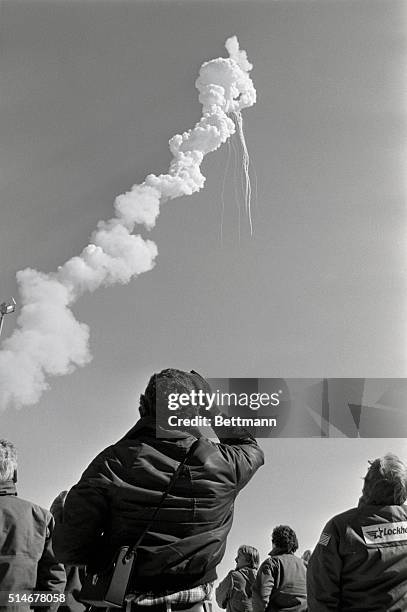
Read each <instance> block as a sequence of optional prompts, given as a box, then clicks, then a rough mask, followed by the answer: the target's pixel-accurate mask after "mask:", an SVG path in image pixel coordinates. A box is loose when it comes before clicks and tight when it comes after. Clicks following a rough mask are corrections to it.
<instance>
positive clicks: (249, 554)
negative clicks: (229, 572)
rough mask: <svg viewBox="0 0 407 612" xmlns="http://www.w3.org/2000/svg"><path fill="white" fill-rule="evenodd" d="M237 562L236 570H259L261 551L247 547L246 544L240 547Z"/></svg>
mask: <svg viewBox="0 0 407 612" xmlns="http://www.w3.org/2000/svg"><path fill="white" fill-rule="evenodd" d="M235 561H236V569H240V568H242V567H251V568H253V569H257V568H258V567H259V564H260V555H259V551H258V550H257V548H254V547H253V546H247V545H246V544H244V545H243V546H239V549H238V551H237V555H236V559H235Z"/></svg>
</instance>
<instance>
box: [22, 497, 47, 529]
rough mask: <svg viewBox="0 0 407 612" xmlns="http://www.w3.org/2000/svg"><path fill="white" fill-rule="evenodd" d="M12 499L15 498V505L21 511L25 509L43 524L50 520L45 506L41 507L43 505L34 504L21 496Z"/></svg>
mask: <svg viewBox="0 0 407 612" xmlns="http://www.w3.org/2000/svg"><path fill="white" fill-rule="evenodd" d="M13 499H14V500H15V501H14V505H15V507H16V508H18V509H19V510H20V511H21V512H24V511H25V513H26V514H31V515H32V516H33V517H34V518H35V519H37V520H38V521H41V522H44V523H45V524H48V523H49V522H50V521H51V520H52V514H51V512H50V511H49V510H47V509H46V508H43V506H40V505H39V504H36V503H35V502H32V501H30V500H28V499H24V498H23V497H14V498H13Z"/></svg>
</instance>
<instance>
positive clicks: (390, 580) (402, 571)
mask: <svg viewBox="0 0 407 612" xmlns="http://www.w3.org/2000/svg"><path fill="white" fill-rule="evenodd" d="M307 582H308V609H309V611H310V612H322V611H324V612H328V611H329V610H347V611H349V612H352V611H353V612H356V611H359V612H360V611H361V610H369V611H370V612H385V611H390V610H391V611H392V612H396V611H401V610H407V506H406V505H404V506H373V505H364V506H360V507H358V508H353V509H352V510H348V511H347V512H343V513H342V514H339V515H338V516H335V517H334V518H333V519H331V520H330V521H329V522H328V523H327V525H326V526H325V527H324V529H323V531H322V533H321V536H320V539H319V542H318V544H317V546H316V548H315V550H314V552H313V553H312V556H311V559H310V561H309V564H308V572H307Z"/></svg>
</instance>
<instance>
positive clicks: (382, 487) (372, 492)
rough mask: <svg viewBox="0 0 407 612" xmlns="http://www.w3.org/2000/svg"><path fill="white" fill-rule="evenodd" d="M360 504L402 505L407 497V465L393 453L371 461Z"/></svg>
mask: <svg viewBox="0 0 407 612" xmlns="http://www.w3.org/2000/svg"><path fill="white" fill-rule="evenodd" d="M369 464H370V467H369V469H368V471H367V474H366V476H365V479H364V485H363V490H362V497H361V498H360V500H359V503H360V504H372V505H375V506H388V505H398V506H399V505H401V504H404V502H405V501H406V499H407V467H406V465H405V464H404V463H403V462H402V461H401V460H400V459H399V458H398V457H397V456H396V455H393V454H392V453H388V454H387V455H385V456H384V457H379V459H375V460H374V461H369Z"/></svg>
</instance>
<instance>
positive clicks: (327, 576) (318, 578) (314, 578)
mask: <svg viewBox="0 0 407 612" xmlns="http://www.w3.org/2000/svg"><path fill="white" fill-rule="evenodd" d="M341 572H342V559H341V557H340V555H339V532H338V529H337V526H336V525H335V523H334V521H333V520H331V521H329V522H328V523H327V525H326V526H325V527H324V529H323V531H322V533H321V536H320V538H319V541H318V544H317V545H316V547H315V549H314V552H313V553H312V555H311V558H310V560H309V563H308V569H307V594H308V610H309V612H328V611H329V610H340V607H341V587H340V585H341Z"/></svg>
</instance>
